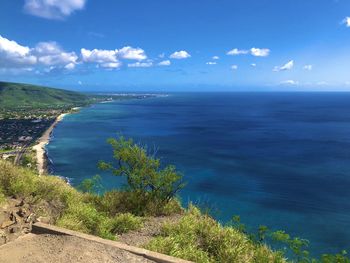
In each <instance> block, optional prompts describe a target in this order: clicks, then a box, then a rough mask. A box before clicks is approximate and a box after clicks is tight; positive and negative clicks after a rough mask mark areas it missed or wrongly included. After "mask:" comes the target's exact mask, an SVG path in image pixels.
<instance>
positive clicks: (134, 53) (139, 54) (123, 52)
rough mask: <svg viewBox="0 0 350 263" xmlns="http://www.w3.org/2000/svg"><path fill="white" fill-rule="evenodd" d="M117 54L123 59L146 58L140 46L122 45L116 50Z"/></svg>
mask: <svg viewBox="0 0 350 263" xmlns="http://www.w3.org/2000/svg"><path fill="white" fill-rule="evenodd" d="M118 55H119V57H121V58H124V59H131V60H144V59H147V56H146V54H145V51H144V50H143V49H141V48H133V47H129V46H128V47H123V48H122V49H120V50H119V51H118Z"/></svg>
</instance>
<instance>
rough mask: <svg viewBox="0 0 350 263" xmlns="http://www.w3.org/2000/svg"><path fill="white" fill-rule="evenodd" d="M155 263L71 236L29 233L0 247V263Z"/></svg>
mask: <svg viewBox="0 0 350 263" xmlns="http://www.w3.org/2000/svg"><path fill="white" fill-rule="evenodd" d="M22 262H23V263H66V262H76V263H86V262H89V263H100V262H104V263H112V262H113V263H116V262H117V263H119V262H123V263H124V262H131V263H132V262H142V263H143V262H145V263H147V262H153V261H150V260H148V259H145V258H143V257H140V256H137V255H134V254H132V253H129V252H126V251H124V250H121V249H117V248H112V247H109V246H107V245H103V244H100V243H96V242H92V241H87V240H84V239H81V238H77V237H73V236H68V235H48V234H45V235H35V234H27V235H25V236H22V237H20V238H18V239H16V240H15V241H13V242H10V243H7V244H5V245H2V246H0V263H22Z"/></svg>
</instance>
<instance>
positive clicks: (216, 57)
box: [212, 56, 220, 60]
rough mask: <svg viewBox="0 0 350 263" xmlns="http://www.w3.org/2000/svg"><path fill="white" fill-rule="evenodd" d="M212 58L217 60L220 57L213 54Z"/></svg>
mask: <svg viewBox="0 0 350 263" xmlns="http://www.w3.org/2000/svg"><path fill="white" fill-rule="evenodd" d="M212 59H213V60H218V59H220V57H218V56H214V57H212Z"/></svg>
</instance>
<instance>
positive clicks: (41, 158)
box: [33, 113, 66, 175]
mask: <svg viewBox="0 0 350 263" xmlns="http://www.w3.org/2000/svg"><path fill="white" fill-rule="evenodd" d="M65 115H66V113H62V114H60V115H59V116H58V117H57V118H56V120H55V121H54V123H52V125H51V126H50V127H49V128H48V129H47V130H46V131H45V132H44V134H43V135H42V136H41V137H40V138H39V140H38V141H37V144H36V145H35V146H33V150H35V151H36V159H37V169H38V172H39V174H40V175H41V174H43V173H44V172H45V171H46V165H45V162H46V157H45V154H46V150H45V146H46V145H47V144H48V143H49V141H50V135H51V133H52V131H53V129H54V128H55V126H56V125H57V123H58V122H60V121H61V120H62V119H63V118H64V116H65Z"/></svg>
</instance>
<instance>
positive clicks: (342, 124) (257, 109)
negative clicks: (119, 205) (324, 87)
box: [47, 93, 350, 253]
mask: <svg viewBox="0 0 350 263" xmlns="http://www.w3.org/2000/svg"><path fill="white" fill-rule="evenodd" d="M349 102H350V94H347V93H203V94H198V93H197V94H195V93H188V94H172V95H170V96H169V97H161V98H150V99H144V100H129V101H123V102H112V103H105V104H96V105H93V106H91V107H88V108H84V109H82V110H81V111H80V112H79V113H77V114H72V115H68V116H66V117H65V119H64V120H63V121H62V122H60V123H59V124H58V125H57V127H56V128H55V130H54V134H53V139H52V141H51V142H50V144H49V145H48V146H47V149H48V154H49V158H50V159H51V160H52V162H53V163H52V165H51V169H52V170H53V172H54V173H55V174H58V175H61V176H65V177H68V178H70V180H71V183H72V184H73V185H77V184H79V183H80V182H81V181H82V180H83V179H84V178H87V177H91V176H93V175H95V174H100V175H102V178H103V184H104V186H105V187H106V188H113V187H119V186H120V185H121V184H122V183H123V182H122V181H121V179H120V178H117V177H113V176H111V175H109V174H108V173H101V171H99V170H98V169H97V167H96V164H97V162H98V161H99V160H107V161H108V160H111V148H110V147H109V145H107V144H106V139H107V138H109V137H112V136H115V135H116V134H117V133H122V134H123V135H125V136H127V137H132V138H134V139H135V140H136V141H137V142H141V143H146V144H148V146H149V147H152V148H153V147H154V148H155V149H156V150H157V153H158V157H160V158H161V159H162V161H163V162H165V163H174V164H175V165H176V166H177V167H178V168H179V170H181V171H182V172H183V173H184V175H185V180H186V181H187V187H186V189H185V190H184V191H182V193H181V197H182V200H183V202H184V203H187V202H189V201H194V202H199V203H200V204H205V205H208V206H210V207H211V208H213V210H214V211H217V212H216V213H215V216H216V217H217V218H218V219H219V220H222V221H227V220H229V219H230V218H231V217H232V215H237V214H238V215H240V216H241V219H242V221H243V222H244V223H246V224H247V225H249V226H251V227H256V226H258V225H259V224H264V225H267V226H272V227H273V228H274V229H283V230H286V231H287V232H288V233H290V234H292V235H297V236H300V237H303V238H306V239H309V240H310V241H311V244H312V245H311V250H312V251H314V252H317V253H321V252H322V253H325V252H338V251H340V250H341V249H348V250H350V201H349V200H350V191H349V189H350V103H349Z"/></svg>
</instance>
